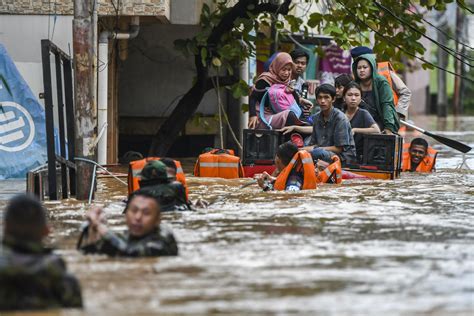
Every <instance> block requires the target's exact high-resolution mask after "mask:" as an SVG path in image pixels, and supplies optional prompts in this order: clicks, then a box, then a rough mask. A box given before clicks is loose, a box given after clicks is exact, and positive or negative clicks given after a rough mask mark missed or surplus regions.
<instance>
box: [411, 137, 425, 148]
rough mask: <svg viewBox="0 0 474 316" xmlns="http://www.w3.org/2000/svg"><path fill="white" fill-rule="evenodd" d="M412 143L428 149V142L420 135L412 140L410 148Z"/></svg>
mask: <svg viewBox="0 0 474 316" xmlns="http://www.w3.org/2000/svg"><path fill="white" fill-rule="evenodd" d="M413 145H421V146H423V147H425V149H428V142H427V141H426V140H425V139H424V138H421V137H418V138H415V139H414V140H412V141H411V144H410V148H411V147H412V146H413Z"/></svg>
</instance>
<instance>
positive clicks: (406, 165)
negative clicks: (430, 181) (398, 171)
mask: <svg viewBox="0 0 474 316" xmlns="http://www.w3.org/2000/svg"><path fill="white" fill-rule="evenodd" d="M410 145H411V144H403V162H402V171H411V156H410ZM437 155H438V152H437V151H436V150H434V149H433V148H431V147H428V150H427V152H426V156H425V157H424V158H423V159H422V160H421V161H420V163H419V164H418V167H416V170H415V171H416V172H431V171H432V170H433V168H434V166H435V164H436V156H437Z"/></svg>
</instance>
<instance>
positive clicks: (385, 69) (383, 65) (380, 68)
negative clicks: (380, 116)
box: [377, 61, 398, 106]
mask: <svg viewBox="0 0 474 316" xmlns="http://www.w3.org/2000/svg"><path fill="white" fill-rule="evenodd" d="M390 71H395V70H394V69H393V66H392V64H391V63H390V62H388V61H382V62H379V63H378V64H377V72H378V73H379V75H382V76H384V77H385V78H386V79H387V81H388V83H389V84H390V88H392V94H393V103H394V105H395V106H397V104H398V94H397V91H396V89H395V87H394V86H393V81H392V76H390Z"/></svg>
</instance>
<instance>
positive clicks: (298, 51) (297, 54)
mask: <svg viewBox="0 0 474 316" xmlns="http://www.w3.org/2000/svg"><path fill="white" fill-rule="evenodd" d="M290 56H291V59H293V62H294V61H295V60H296V58H300V57H306V61H307V62H308V61H309V54H308V52H306V51H305V50H303V49H299V48H297V49H294V50H292V51H291V53H290Z"/></svg>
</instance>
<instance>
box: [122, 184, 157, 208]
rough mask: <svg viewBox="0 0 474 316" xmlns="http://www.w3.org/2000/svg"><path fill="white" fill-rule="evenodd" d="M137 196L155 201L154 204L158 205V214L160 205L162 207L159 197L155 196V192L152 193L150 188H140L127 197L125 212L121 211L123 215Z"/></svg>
mask: <svg viewBox="0 0 474 316" xmlns="http://www.w3.org/2000/svg"><path fill="white" fill-rule="evenodd" d="M137 196H142V197H146V198H150V199H153V200H155V201H156V204H158V208H159V210H158V212H160V211H161V205H162V203H161V195H158V194H156V193H155V191H153V190H152V189H151V188H142V189H139V190H137V191H135V192H133V193H132V194H130V195H129V196H128V200H127V204H126V205H125V210H124V211H123V212H124V213H126V212H127V210H128V207H129V206H130V202H132V200H133V199H134V198H135V197H137Z"/></svg>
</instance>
